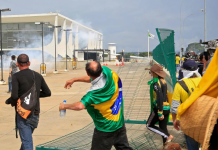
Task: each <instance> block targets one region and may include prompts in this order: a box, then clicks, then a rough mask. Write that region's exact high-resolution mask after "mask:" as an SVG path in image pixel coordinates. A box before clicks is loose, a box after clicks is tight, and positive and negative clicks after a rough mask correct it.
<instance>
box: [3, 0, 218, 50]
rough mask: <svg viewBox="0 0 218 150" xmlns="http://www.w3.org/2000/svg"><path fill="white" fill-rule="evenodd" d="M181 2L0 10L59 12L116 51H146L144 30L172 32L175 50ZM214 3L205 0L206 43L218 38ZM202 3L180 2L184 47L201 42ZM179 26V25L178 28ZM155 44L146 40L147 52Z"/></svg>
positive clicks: (58, 2) (71, 2)
mask: <svg viewBox="0 0 218 150" xmlns="http://www.w3.org/2000/svg"><path fill="white" fill-rule="evenodd" d="M181 2H182V0H0V6H1V8H11V10H12V11H11V12H5V13H4V14H3V15H16V14H34V13H49V12H56V11H57V10H59V11H60V14H62V15H65V16H67V17H69V18H71V19H73V20H76V21H78V22H81V23H83V24H84V25H87V26H89V27H92V28H93V29H95V30H97V31H100V32H102V33H103V34H104V48H107V43H112V42H113V43H117V50H118V51H121V50H122V49H124V50H125V51H126V52H134V51H135V52H137V51H138V50H139V51H140V52H143V51H147V30H149V31H150V33H152V34H154V35H157V34H156V30H155V28H168V29H172V30H174V31H175V48H176V51H178V50H179V40H180V34H179V29H180V6H181ZM217 6H218V0H207V40H212V39H218V36H217V35H218V28H217V27H218V19H217V14H218V9H217ZM200 9H204V0H184V2H183V5H182V24H183V21H184V18H186V17H187V16H189V15H190V14H193V15H192V16H190V17H188V18H186V19H185V22H184V23H185V25H184V30H182V35H183V37H184V45H185V47H186V46H187V45H188V43H191V42H199V40H200V39H203V40H204V13H203V12H201V11H199V10H200ZM182 26H183V25H182ZM158 44H159V41H158V40H150V50H153V49H154V48H155V46H156V45H158Z"/></svg>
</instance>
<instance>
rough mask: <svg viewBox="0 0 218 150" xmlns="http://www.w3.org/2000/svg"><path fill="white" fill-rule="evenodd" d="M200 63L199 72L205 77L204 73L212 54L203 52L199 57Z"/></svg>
mask: <svg viewBox="0 0 218 150" xmlns="http://www.w3.org/2000/svg"><path fill="white" fill-rule="evenodd" d="M199 60H200V63H199V64H198V68H199V69H198V72H199V73H200V74H201V76H203V71H204V70H205V69H206V66H207V65H208V64H209V61H210V54H209V53H208V52H202V53H201V54H200V57H199Z"/></svg>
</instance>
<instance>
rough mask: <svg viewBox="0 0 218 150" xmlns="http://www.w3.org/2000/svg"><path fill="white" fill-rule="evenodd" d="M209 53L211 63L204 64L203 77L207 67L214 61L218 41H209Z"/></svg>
mask: <svg viewBox="0 0 218 150" xmlns="http://www.w3.org/2000/svg"><path fill="white" fill-rule="evenodd" d="M207 48H208V49H207V52H208V53H209V54H210V60H209V62H208V63H207V62H206V63H205V64H204V69H203V75H204V74H205V72H206V70H207V67H208V66H209V64H210V62H211V60H212V59H213V55H214V53H215V51H216V49H217V48H218V41H217V40H211V41H208V45H207Z"/></svg>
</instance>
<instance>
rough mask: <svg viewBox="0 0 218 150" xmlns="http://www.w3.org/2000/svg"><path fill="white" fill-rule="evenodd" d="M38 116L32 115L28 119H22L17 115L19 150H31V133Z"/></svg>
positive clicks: (36, 123)
mask: <svg viewBox="0 0 218 150" xmlns="http://www.w3.org/2000/svg"><path fill="white" fill-rule="evenodd" d="M38 122H39V115H32V116H31V117H30V118H27V119H24V118H22V117H21V116H20V115H19V114H18V113H17V128H18V130H19V134H20V139H21V142H22V144H21V148H20V150H33V138H32V133H33V131H34V129H35V128H37V126H38Z"/></svg>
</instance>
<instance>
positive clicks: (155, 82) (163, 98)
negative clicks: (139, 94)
mask: <svg viewBox="0 0 218 150" xmlns="http://www.w3.org/2000/svg"><path fill="white" fill-rule="evenodd" d="M150 74H151V76H152V77H153V79H152V80H151V81H149V82H148V84H149V85H150V97H151V108H152V109H153V110H152V112H151V114H150V116H149V118H148V120H147V128H148V129H149V130H151V131H153V132H155V133H156V134H159V135H160V136H162V139H163V145H164V144H166V143H168V142H171V141H172V140H173V136H172V135H170V134H169V132H168V130H167V122H168V117H169V114H170V104H169V102H168V98H167V84H166V81H165V80H164V78H165V76H166V74H165V73H164V71H163V67H162V66H161V65H159V64H154V65H153V66H152V67H151V69H150ZM157 122H158V123H159V127H157V126H155V124H156V123H157Z"/></svg>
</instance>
